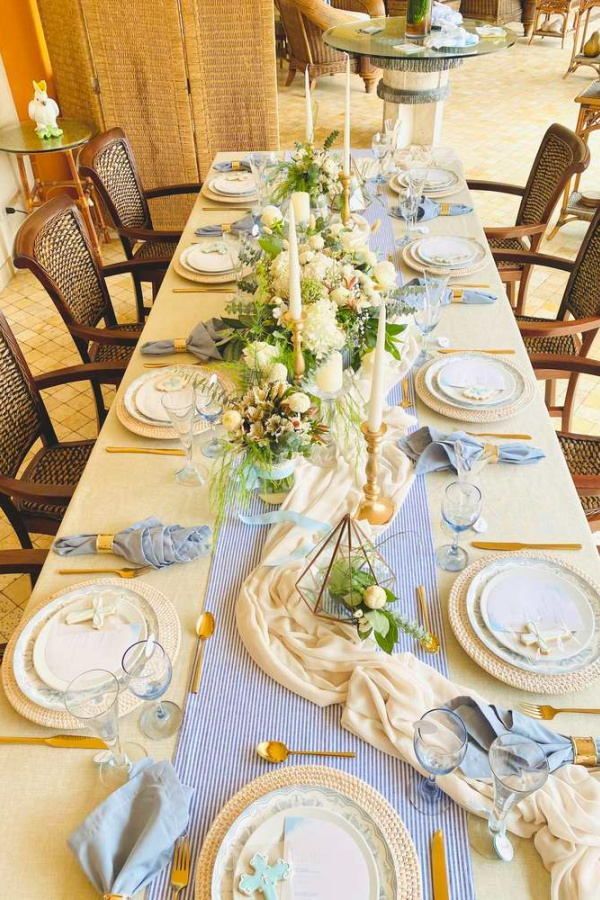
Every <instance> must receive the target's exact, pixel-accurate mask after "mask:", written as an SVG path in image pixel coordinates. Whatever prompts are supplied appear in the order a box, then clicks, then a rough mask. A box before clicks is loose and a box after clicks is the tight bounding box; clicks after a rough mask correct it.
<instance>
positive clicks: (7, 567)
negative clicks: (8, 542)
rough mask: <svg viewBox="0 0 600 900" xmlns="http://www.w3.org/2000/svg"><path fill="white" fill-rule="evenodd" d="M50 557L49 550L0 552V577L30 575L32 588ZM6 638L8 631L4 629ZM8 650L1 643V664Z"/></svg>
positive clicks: (4, 643) (3, 642) (4, 644)
mask: <svg viewBox="0 0 600 900" xmlns="http://www.w3.org/2000/svg"><path fill="white" fill-rule="evenodd" d="M47 555H48V551H47V550H0V575H17V574H19V575H29V579H30V581H31V587H33V586H34V584H35V583H36V581H37V577H38V575H39V574H40V571H41V569H42V566H43V565H44V562H45V561H46V556H47ZM4 638H6V629H4ZM5 650H6V642H5V640H4V641H2V643H0V663H1V662H2V660H3V659H4V651H5Z"/></svg>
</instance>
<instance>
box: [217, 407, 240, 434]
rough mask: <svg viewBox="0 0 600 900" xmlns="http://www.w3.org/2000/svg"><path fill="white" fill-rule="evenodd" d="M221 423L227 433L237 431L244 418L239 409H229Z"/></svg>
mask: <svg viewBox="0 0 600 900" xmlns="http://www.w3.org/2000/svg"><path fill="white" fill-rule="evenodd" d="M221 423H222V425H223V428H224V429H225V431H237V430H238V428H239V427H240V425H241V424H242V417H241V416H240V414H239V412H238V411H237V409H227V410H225V412H224V413H223V418H222V419H221Z"/></svg>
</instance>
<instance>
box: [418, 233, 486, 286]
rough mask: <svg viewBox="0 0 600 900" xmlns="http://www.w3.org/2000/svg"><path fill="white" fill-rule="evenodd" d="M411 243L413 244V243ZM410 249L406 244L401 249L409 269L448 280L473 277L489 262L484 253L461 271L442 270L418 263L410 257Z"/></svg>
mask: <svg viewBox="0 0 600 900" xmlns="http://www.w3.org/2000/svg"><path fill="white" fill-rule="evenodd" d="M412 243H415V242H414V241H413V242H412ZM411 247H412V244H407V245H406V247H404V248H403V250H402V259H403V260H404V262H405V263H406V265H407V266H408V267H409V269H413V271H415V272H421V274H422V273H423V272H431V274H432V275H448V276H449V277H450V278H466V276H467V275H475V273H476V272H480V271H481V269H485V267H486V266H487V265H489V262H490V260H489V256H488V254H487V253H485V254H484V255H483V257H482V258H481V259H480V260H479V261H478V262H476V263H472V264H471V265H470V266H465V267H464V268H463V269H443V268H438V267H437V266H431V265H426V264H425V263H420V262H419V261H418V260H417V259H415V258H414V256H413V255H412V252H411Z"/></svg>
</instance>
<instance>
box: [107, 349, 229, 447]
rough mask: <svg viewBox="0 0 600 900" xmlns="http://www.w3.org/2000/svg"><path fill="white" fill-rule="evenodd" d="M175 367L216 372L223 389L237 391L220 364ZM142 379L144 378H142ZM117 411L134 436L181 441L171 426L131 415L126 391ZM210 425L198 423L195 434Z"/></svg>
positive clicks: (121, 395)
mask: <svg viewBox="0 0 600 900" xmlns="http://www.w3.org/2000/svg"><path fill="white" fill-rule="evenodd" d="M152 361H153V362H154V361H157V362H158V358H157V357H153V360H152ZM171 365H173V366H174V367H175V366H177V367H178V368H179V367H181V368H189V369H191V370H192V371H195V372H198V373H200V372H202V371H205V372H207V373H209V374H210V373H211V372H216V373H217V374H218V376H219V381H220V382H221V384H222V386H223V388H224V389H225V390H226V391H227V392H228V393H232V392H233V391H235V384H234V382H233V380H232V379H231V378H230V377H229V376H228V375H226V374H225V373H224V372H223V371H222V366H221V364H219V363H218V362H217V363H215V362H207V363H203V362H198V363H184V362H181V363H175V362H174V363H172V364H171ZM166 369H167V366H165V369H163V370H161V369H157V373H158V372H160V371H163V372H166ZM140 377H142V376H140ZM115 409H116V412H117V419H118V420H119V422H120V423H121V425H124V426H125V428H127V430H128V431H131V432H132V433H133V434H138V435H139V436H140V437H146V438H153V439H155V440H157V441H177V440H179V435H178V434H177V432H176V431H175V429H174V428H173V427H172V426H171V425H152V424H150V423H149V422H141V421H140V420H139V419H136V418H135V417H134V416H132V415H131V413H130V412H129V410H128V409H127V407H126V405H125V391H123V392H122V393H121V394H119V397H118V398H117V402H116V404H115ZM208 427H209V426H208V424H207V423H206V422H200V421H199V422H197V423H196V424H195V425H194V434H201V433H202V432H203V431H206V429H207V428H208Z"/></svg>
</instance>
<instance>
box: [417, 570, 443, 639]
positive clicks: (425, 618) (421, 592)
mask: <svg viewBox="0 0 600 900" xmlns="http://www.w3.org/2000/svg"><path fill="white" fill-rule="evenodd" d="M416 593H417V600H418V602H419V607H420V609H421V620H422V622H423V627H424V628H425V630H426V631H427V632H428V633H429V637H426V638H423V639H422V640H420V641H419V643H420V645H421V647H422V648H423V650H425V652H426V653H438V652H439V649H440V642H439V640H438V638H437V637H436V636H435V634H433V632H432V631H431V624H430V622H429V612H428V611H427V594H426V593H425V588H424V587H423V585H422V584H420V585H418V587H417V588H416Z"/></svg>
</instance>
